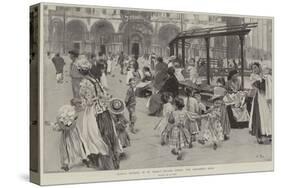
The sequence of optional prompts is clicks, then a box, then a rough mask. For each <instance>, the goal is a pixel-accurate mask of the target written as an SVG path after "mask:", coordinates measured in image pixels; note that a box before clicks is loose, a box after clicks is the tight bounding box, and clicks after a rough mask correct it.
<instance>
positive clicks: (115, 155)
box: [96, 111, 120, 170]
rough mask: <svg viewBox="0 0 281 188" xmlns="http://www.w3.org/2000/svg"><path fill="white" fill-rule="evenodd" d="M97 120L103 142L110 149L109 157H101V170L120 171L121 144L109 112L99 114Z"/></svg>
mask: <svg viewBox="0 0 281 188" xmlns="http://www.w3.org/2000/svg"><path fill="white" fill-rule="evenodd" d="M96 118H97V123H98V127H99V130H100V133H101V136H102V138H103V141H104V142H105V143H106V144H107V146H108V149H109V155H108V156H101V161H102V167H101V168H102V169H103V170H112V169H119V163H120V160H119V152H120V143H119V140H118V138H117V134H116V130H115V127H114V124H113V120H112V118H111V116H110V113H109V111H104V112H103V113H101V114H98V115H97V117H96Z"/></svg>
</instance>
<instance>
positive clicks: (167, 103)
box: [154, 92, 174, 145]
mask: <svg viewBox="0 0 281 188" xmlns="http://www.w3.org/2000/svg"><path fill="white" fill-rule="evenodd" d="M161 100H162V101H163V103H164V105H163V116H164V117H163V118H162V119H161V120H160V121H159V123H158V124H157V125H156V127H155V128H154V129H156V130H157V131H158V132H159V134H160V135H161V145H164V144H166V143H167V139H166V136H165V135H166V133H164V131H165V130H166V129H167V128H168V127H169V125H168V118H169V116H170V114H171V113H172V112H173V111H174V106H173V105H172V103H173V94H172V93H170V92H165V93H163V95H162V96H161Z"/></svg>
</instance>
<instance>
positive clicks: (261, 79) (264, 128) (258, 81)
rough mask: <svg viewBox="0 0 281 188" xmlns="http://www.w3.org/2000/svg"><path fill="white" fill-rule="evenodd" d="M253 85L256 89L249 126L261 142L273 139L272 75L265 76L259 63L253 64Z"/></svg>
mask: <svg viewBox="0 0 281 188" xmlns="http://www.w3.org/2000/svg"><path fill="white" fill-rule="evenodd" d="M252 69H253V73H252V75H251V82H252V87H253V89H254V91H255V95H254V98H253V103H252V109H251V116H250V122H249V128H250V131H251V134H252V135H254V136H256V138H257V141H258V143H259V144H263V143H265V142H266V140H267V139H268V140H271V136H272V112H271V104H270V102H271V95H269V94H268V93H271V92H272V88H271V84H272V81H271V76H270V75H267V76H264V75H263V73H262V69H261V66H260V64H259V63H254V64H253V66H252Z"/></svg>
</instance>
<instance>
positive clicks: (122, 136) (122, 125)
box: [109, 98, 131, 148]
mask: <svg viewBox="0 0 281 188" xmlns="http://www.w3.org/2000/svg"><path fill="white" fill-rule="evenodd" d="M124 110H125V104H124V102H123V101H122V100H120V99H116V98H114V99H111V100H110V102H109V111H110V113H111V117H112V119H113V121H114V124H115V127H116V132H117V136H118V139H119V141H120V145H121V147H122V148H126V147H128V146H130V145H131V144H130V137H129V134H128V132H127V131H126V128H127V126H128V125H129V121H128V120H127V119H126V118H125V116H124Z"/></svg>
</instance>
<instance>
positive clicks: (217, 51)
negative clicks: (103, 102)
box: [44, 6, 270, 58]
mask: <svg viewBox="0 0 281 188" xmlns="http://www.w3.org/2000/svg"><path fill="white" fill-rule="evenodd" d="M44 19H45V20H44V24H45V27H44V28H45V30H44V32H45V34H44V36H45V48H46V50H48V52H52V53H55V52H60V53H66V52H67V51H69V50H77V51H79V52H80V53H95V54H96V53H98V52H103V53H110V52H111V53H119V52H121V51H123V52H124V53H125V54H129V55H132V54H134V55H138V56H141V55H143V54H149V53H152V52H154V53H156V54H157V55H159V56H169V52H170V50H169V45H168V44H169V42H170V41H171V40H172V39H173V38H174V37H175V36H176V35H177V34H178V33H179V32H181V31H185V30H189V29H197V28H206V27H216V26H224V25H231V24H233V23H238V22H239V23H243V22H245V21H246V20H245V19H244V18H236V19H233V18H229V17H220V16H210V15H208V14H195V13H184V14H183V13H177V12H171V13H169V12H150V11H136V10H134V11H133V10H121V9H114V8H86V7H62V6H45V7H44ZM247 21H255V20H247ZM258 21H260V20H258ZM255 32H257V33H259V34H258V35H255V34H252V35H253V36H251V39H249V40H247V43H248V45H251V46H249V48H250V49H252V48H256V49H259V48H260V47H264V46H269V42H267V43H266V44H265V43H264V42H263V44H262V45H260V43H258V42H254V41H260V40H262V41H268V40H269V39H268V37H270V36H269V35H268V33H266V32H263V33H260V32H259V31H255ZM236 40H237V41H238V39H229V38H228V39H227V38H225V37H221V38H220V37H217V38H214V39H212V40H211V41H210V53H211V56H212V57H213V58H235V57H239V49H238V48H239V43H237V45H235V44H236ZM204 43H205V41H204V40H199V39H198V40H192V41H190V42H189V44H188V47H187V48H186V53H185V54H187V56H188V57H189V58H190V57H204V56H205V51H204V50H205V44H204ZM228 44H230V45H228ZM249 48H248V50H249ZM267 50H270V48H269V47H268V48H267ZM179 53H180V52H179Z"/></svg>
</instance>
